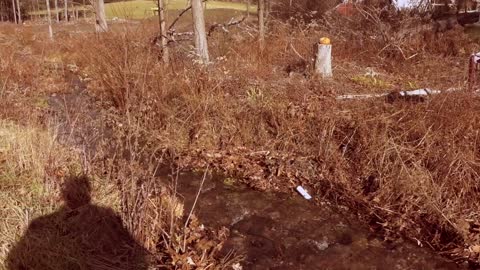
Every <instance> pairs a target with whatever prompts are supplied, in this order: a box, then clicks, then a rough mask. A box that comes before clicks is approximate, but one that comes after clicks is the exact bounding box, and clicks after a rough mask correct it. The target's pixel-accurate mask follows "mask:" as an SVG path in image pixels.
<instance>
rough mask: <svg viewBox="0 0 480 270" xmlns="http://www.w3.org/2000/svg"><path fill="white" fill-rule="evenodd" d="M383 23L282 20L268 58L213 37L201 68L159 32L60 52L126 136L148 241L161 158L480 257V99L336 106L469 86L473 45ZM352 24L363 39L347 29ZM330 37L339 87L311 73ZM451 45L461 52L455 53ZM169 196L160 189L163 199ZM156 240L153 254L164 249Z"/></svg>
mask: <svg viewBox="0 0 480 270" xmlns="http://www.w3.org/2000/svg"><path fill="white" fill-rule="evenodd" d="M381 16H382V14H381V13H378V11H376V10H363V11H360V13H359V14H358V16H355V17H352V18H336V20H337V21H335V20H331V21H330V23H331V25H329V26H328V27H319V26H316V25H314V24H309V25H303V24H295V25H294V26H292V25H290V24H283V23H280V22H278V23H275V24H272V25H271V26H270V33H269V36H268V37H267V40H266V43H267V44H268V47H267V48H266V50H265V51H263V52H260V51H259V50H257V49H256V48H257V47H256V46H257V43H256V40H255V37H254V35H249V34H248V31H249V30H251V28H248V27H247V26H244V25H242V26H240V27H244V28H243V29H236V30H232V31H231V32H230V33H214V34H213V35H212V37H211V39H210V41H209V42H210V48H211V53H212V56H213V57H212V59H214V60H213V64H211V65H209V66H208V67H199V66H196V65H195V64H192V61H191V58H190V57H189V49H188V46H187V45H185V46H184V45H178V46H177V47H175V48H174V53H172V55H173V56H172V58H173V59H172V61H171V65H170V66H168V67H167V66H163V65H162V64H161V63H160V60H159V50H158V49H157V48H156V47H154V46H151V43H150V42H148V41H149V40H151V38H152V36H154V32H155V28H153V26H152V24H149V23H146V24H142V25H141V26H128V27H127V28H126V30H122V31H118V32H117V31H113V32H112V33H108V34H105V35H102V36H90V35H88V34H87V35H86V37H88V39H85V37H71V38H66V39H65V40H64V41H62V42H59V43H58V44H57V46H59V48H60V51H62V52H63V53H62V55H61V59H62V62H64V63H75V64H76V65H78V66H79V67H80V70H81V71H82V73H85V74H86V76H87V77H89V78H91V79H93V81H92V82H91V83H90V84H89V89H90V91H91V93H93V94H94V95H96V96H97V97H98V98H99V99H102V100H103V106H104V108H105V110H108V112H109V118H110V120H111V123H112V125H111V128H112V129H113V130H114V131H115V132H114V133H115V134H117V135H118V136H117V138H118V141H113V140H112V141H111V142H110V143H113V144H114V145H115V144H116V145H122V147H120V148H118V149H116V150H113V151H112V150H111V149H112V145H111V144H110V145H108V144H107V147H106V149H110V150H109V151H106V152H105V154H106V156H107V158H108V156H109V155H111V154H112V153H113V154H116V157H117V159H116V160H111V163H110V165H109V166H113V167H108V168H115V170H113V171H115V172H116V173H118V175H117V176H115V175H113V176H111V178H110V179H116V180H118V183H119V186H120V187H121V186H124V185H126V187H128V190H130V191H131V190H132V189H133V194H131V195H128V194H127V193H125V194H124V195H125V196H127V197H128V198H130V199H134V198H136V197H135V196H141V197H142V199H141V200H140V201H142V202H143V203H145V204H144V205H143V206H144V207H145V208H144V210H142V211H145V212H142V211H134V210H126V211H125V212H124V213H127V214H132V213H133V212H141V213H144V214H142V215H139V216H135V217H132V216H128V215H127V216H125V218H126V223H127V224H129V222H132V223H131V225H129V226H132V227H136V228H137V229H134V231H135V230H138V231H137V232H139V236H138V237H139V238H142V237H145V234H142V230H149V229H150V228H145V227H143V226H142V224H145V223H149V222H148V221H146V220H145V219H143V218H149V217H150V214H149V213H150V212H149V211H150V210H151V208H148V203H150V202H151V201H149V200H147V199H146V198H148V196H149V194H150V193H148V192H147V193H144V194H142V193H140V192H139V191H137V190H136V189H135V187H139V186H138V185H140V186H142V185H150V184H151V183H152V182H151V179H150V178H151V177H149V176H150V175H152V173H154V172H155V168H156V166H157V163H158V162H159V160H163V161H166V160H170V161H174V162H177V163H178V164H180V165H184V166H190V167H193V168H201V167H206V166H207V164H210V165H211V166H213V167H215V168H216V169H218V170H223V171H225V172H227V173H229V174H233V175H236V176H238V177H239V178H240V179H241V180H242V181H244V182H245V183H247V184H249V185H251V186H252V187H255V188H257V189H261V190H280V191H284V192H291V190H292V189H291V188H292V187H293V186H295V185H297V184H302V185H304V186H306V187H308V188H309V189H310V190H311V191H312V193H313V195H314V196H315V197H317V198H318V197H320V198H328V199H330V200H332V201H334V202H338V203H341V204H344V205H347V206H349V207H350V208H351V209H352V211H357V212H358V213H360V214H362V216H363V217H364V218H365V219H366V220H368V221H370V222H371V225H372V228H375V229H376V230H378V231H381V232H383V235H384V236H385V238H386V239H387V240H389V239H390V240H391V239H394V238H395V237H398V236H399V235H403V236H406V237H408V238H410V239H413V240H417V241H418V242H419V243H422V244H424V245H427V246H430V247H432V248H433V249H435V250H438V251H446V252H447V253H448V254H453V255H455V256H456V258H464V259H465V258H467V259H470V260H472V261H475V260H477V258H478V254H477V253H476V252H475V250H478V249H476V248H475V247H477V246H478V245H479V242H478V241H479V238H478V237H479V235H478V230H476V229H475V228H478V226H479V223H480V219H479V217H478V216H477V213H478V212H479V210H480V205H479V203H478V200H477V198H478V196H479V185H478V174H479V173H480V167H479V165H480V164H479V154H480V152H479V150H478V147H479V145H478V130H479V128H480V127H479V123H480V121H479V119H477V118H478V115H479V109H480V108H479V105H478V100H477V98H474V97H473V96H472V95H471V93H457V94H453V93H451V94H442V95H439V96H437V97H432V98H431V99H429V100H428V101H425V102H420V103H411V102H402V101H399V102H393V103H385V102H384V100H383V99H374V100H369V101H353V102H352V101H347V102H345V101H337V100H335V96H336V95H339V94H345V93H366V92H367V93H369V92H384V91H391V90H399V89H401V90H406V89H412V88H417V87H418V88H420V87H431V88H439V89H448V88H452V87H456V88H461V87H463V86H464V84H465V78H464V75H465V74H466V67H467V66H466V59H467V57H466V53H467V52H469V51H470V50H471V49H472V48H474V45H472V44H471V43H470V42H469V40H468V38H466V37H464V36H463V34H462V33H460V32H459V31H460V30H458V29H457V30H455V29H453V30H448V31H446V32H444V33H433V34H434V35H436V36H435V37H434V38H433V40H434V41H433V42H429V39H428V37H426V36H425V35H428V33H431V32H429V30H428V29H427V30H422V31H419V32H417V33H415V34H414V35H408V36H402V35H401V34H400V35H397V34H398V33H401V30H402V26H401V25H397V24H395V22H394V21H392V22H390V23H389V22H388V20H387V19H384V18H381ZM340 20H343V21H342V23H343V24H344V26H343V28H344V29H346V28H349V27H350V26H351V27H352V28H351V30H340V28H339V24H335V23H336V22H339V21H340ZM405 20H409V21H411V22H412V24H415V22H417V21H416V19H415V18H405ZM345 25H348V26H349V27H345ZM366 25H368V26H369V27H365V26H366ZM323 35H329V36H330V37H331V38H332V40H333V44H334V57H335V58H334V59H335V70H334V73H335V79H334V80H321V79H318V78H315V77H314V76H311V75H310V73H309V70H308V62H309V59H310V58H311V56H312V55H311V54H312V51H311V49H312V45H313V44H314V43H315V42H317V41H318V39H319V38H320V37H321V36H323ZM452 39H454V40H453V41H452ZM450 42H453V44H454V46H456V48H455V50H454V51H455V53H451V51H450V50H452V49H451V47H448V48H443V47H442V46H449V45H448V44H452V43H450ZM445 44H447V45H445ZM72 51H74V52H73V53H72ZM298 61H305V63H306V65H305V68H304V70H303V71H302V72H301V73H293V75H292V76H288V74H287V73H286V72H285V68H286V67H287V66H288V65H289V64H292V63H295V62H298ZM367 67H371V68H374V69H375V70H376V71H378V73H379V75H378V76H377V77H375V80H373V79H372V80H371V81H370V80H369V79H368V78H367V77H368V76H367V77H366V76H365V72H366V68H367ZM17 75H18V74H17ZM82 76H83V75H82ZM358 78H367V79H358ZM17 80H19V81H21V80H20V79H17ZM379 81H382V84H380V87H378V85H379V84H378V82H379ZM9 85H11V84H9ZM114 145H113V146H114ZM132 147H133V148H135V151H133V150H132ZM113 149H115V148H113ZM125 151H126V152H127V154H125ZM132 154H134V155H135V158H132V156H131V155H132ZM162 155H163V156H162ZM167 157H171V159H169V158H167ZM122 162H123V163H122ZM140 164H141V165H140ZM122 168H123V169H124V170H126V171H123V172H122ZM140 172H143V175H142V174H140ZM149 179H150V180H149ZM123 180H125V182H122V181H123ZM126 180H129V181H131V182H129V181H126ZM147 180H148V181H147ZM153 182H154V181H153ZM157 189H160V188H159V187H155V188H152V189H148V190H150V191H151V192H154V193H152V194H155V192H164V191H161V190H157ZM139 190H144V189H139ZM127 201H128V200H127ZM125 202H126V201H125ZM125 207H126V206H125ZM134 209H135V208H134ZM173 209H175V207H174V208H173ZM159 228H162V229H164V228H170V227H168V226H167V227H165V226H164V225H162V226H158V227H156V228H153V229H152V230H153V231H149V232H146V233H147V234H148V235H149V236H150V237H160V236H161V235H163V236H165V234H163V233H161V232H159V231H158V229H159ZM195 230H196V229H195V228H192V229H191V230H190V231H189V233H192V232H194V231H195ZM218 233H219V234H220V233H221V232H218ZM142 235H143V236H142ZM152 235H153V236H152ZM167 235H169V236H172V235H171V234H167ZM151 239H153V238H148V237H147V238H143V240H142V241H143V242H144V243H148V241H149V240H151ZM155 239H157V238H155ZM215 239H222V237H218V236H216V237H215ZM163 241H165V240H163ZM155 243H158V241H154V242H153V243H150V244H148V245H149V246H150V247H152V248H153V247H155V248H158V246H155ZM164 243H168V241H167V242H164ZM216 244H217V243H215V244H212V245H211V246H210V248H211V250H215V249H216V246H215V245H216ZM148 245H147V246H148ZM166 246H167V247H169V245H168V244H167V245H166ZM193 249H195V248H192V250H193ZM176 252H178V251H176ZM182 252H183V253H181V252H180V253H181V254H190V253H188V252H187V250H186V249H185V250H182ZM212 254H213V253H212ZM188 256H190V255H185V256H183V257H182V258H181V260H183V261H182V262H183V263H185V260H186V258H188ZM172 257H173V255H171V258H172Z"/></svg>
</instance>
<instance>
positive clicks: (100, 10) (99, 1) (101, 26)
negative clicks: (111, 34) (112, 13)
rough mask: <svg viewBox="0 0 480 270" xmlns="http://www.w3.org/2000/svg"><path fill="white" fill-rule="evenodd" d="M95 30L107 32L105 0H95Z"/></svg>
mask: <svg viewBox="0 0 480 270" xmlns="http://www.w3.org/2000/svg"><path fill="white" fill-rule="evenodd" d="M94 5H95V31H97V32H107V31H108V25H107V18H106V16H105V2H104V1H103V0H95V1H94Z"/></svg>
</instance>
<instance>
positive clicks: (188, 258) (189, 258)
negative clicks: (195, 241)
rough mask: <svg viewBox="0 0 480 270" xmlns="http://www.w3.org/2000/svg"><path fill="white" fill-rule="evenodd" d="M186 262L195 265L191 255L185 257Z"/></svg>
mask: <svg viewBox="0 0 480 270" xmlns="http://www.w3.org/2000/svg"><path fill="white" fill-rule="evenodd" d="M187 263H188V264H189V265H193V266H195V263H194V262H193V260H192V258H191V257H187Z"/></svg>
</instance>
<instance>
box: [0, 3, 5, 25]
mask: <svg viewBox="0 0 480 270" xmlns="http://www.w3.org/2000/svg"><path fill="white" fill-rule="evenodd" d="M4 8H5V7H4V5H3V2H0V20H1V21H2V22H3V15H4V14H3V12H4Z"/></svg>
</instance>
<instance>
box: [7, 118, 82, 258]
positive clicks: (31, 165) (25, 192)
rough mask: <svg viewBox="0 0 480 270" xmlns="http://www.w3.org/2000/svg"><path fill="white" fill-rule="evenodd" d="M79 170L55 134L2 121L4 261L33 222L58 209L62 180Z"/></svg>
mask: <svg viewBox="0 0 480 270" xmlns="http://www.w3.org/2000/svg"><path fill="white" fill-rule="evenodd" d="M79 170H80V168H79V165H78V159H77V157H76V155H75V153H72V152H69V151H68V150H67V149H65V148H63V147H62V146H60V145H58V144H57V143H56V142H55V136H54V135H53V134H52V133H49V132H45V131H43V130H41V129H38V128H32V127H22V126H18V125H16V124H13V123H10V122H5V121H1V122H0V190H1V193H0V194H1V198H0V202H1V205H0V209H2V210H1V212H0V213H1V214H0V217H1V224H0V228H1V230H0V231H1V232H2V235H1V237H0V247H1V253H0V255H1V257H0V261H2V262H4V261H5V257H6V255H7V252H8V250H9V247H10V246H11V245H13V244H14V243H15V242H16V241H17V240H18V239H19V238H20V236H21V235H22V234H23V232H24V231H25V229H26V228H27V225H28V224H29V222H30V221H31V220H33V219H34V218H37V217H39V216H41V215H44V214H47V213H49V212H51V211H53V210H54V209H55V207H56V205H57V204H58V199H59V198H58V190H57V188H58V186H59V185H60V180H61V178H62V177H63V176H64V175H66V174H75V173H78V172H79Z"/></svg>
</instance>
